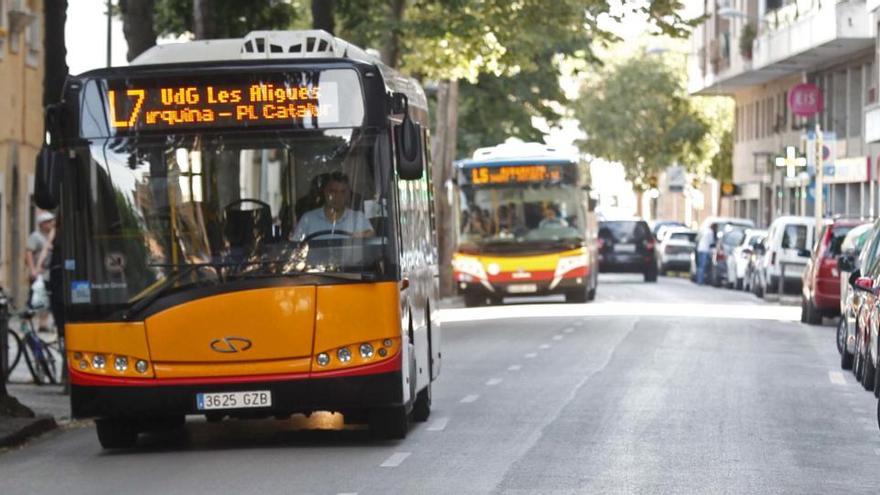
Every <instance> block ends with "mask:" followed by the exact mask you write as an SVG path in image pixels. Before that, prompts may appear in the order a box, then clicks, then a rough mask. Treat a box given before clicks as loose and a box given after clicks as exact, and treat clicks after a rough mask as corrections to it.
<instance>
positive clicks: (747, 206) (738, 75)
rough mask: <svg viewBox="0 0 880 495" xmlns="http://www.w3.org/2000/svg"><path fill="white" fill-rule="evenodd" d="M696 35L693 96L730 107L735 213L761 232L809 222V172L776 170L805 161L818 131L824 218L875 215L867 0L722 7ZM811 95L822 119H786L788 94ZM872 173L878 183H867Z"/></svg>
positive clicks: (751, 0) (873, 90) (726, 3)
mask: <svg viewBox="0 0 880 495" xmlns="http://www.w3.org/2000/svg"><path fill="white" fill-rule="evenodd" d="M705 5H706V11H705V14H706V15H707V18H706V21H705V23H704V24H703V25H701V26H700V27H699V28H698V29H696V30H695V31H694V33H693V36H692V39H691V42H692V48H693V53H694V56H693V57H692V59H691V61H690V64H689V90H690V92H691V93H692V94H701V95H725V96H729V97H732V98H733V99H734V100H735V102H736V110H735V124H734V150H733V182H734V184H735V185H736V188H735V190H736V192H735V194H734V196H733V197H732V210H733V213H735V214H736V215H737V216H742V217H746V218H751V219H752V220H754V221H755V222H756V223H757V224H758V225H761V226H766V225H768V224H769V223H770V222H771V221H772V219H773V218H775V217H776V216H779V215H784V214H802V215H813V213H814V204H815V196H816V191H815V182H814V178H813V174H812V173H811V172H812V171H813V170H815V169H814V168H813V167H811V168H810V169H809V171H807V170H804V169H799V170H795V173H793V174H792V175H791V176H789V173H788V171H787V168H786V167H779V166H777V164H776V161H777V160H776V159H777V158H778V157H785V156H786V152H787V148H788V147H794V149H795V151H796V153H797V155H799V156H804V154H805V153H806V150H807V147H808V146H810V145H811V143H812V139H813V135H814V134H813V133H814V131H815V129H816V126H817V124H818V126H819V128H820V130H821V132H822V133H823V136H824V139H825V144H826V148H827V149H828V153H829V154H830V155H831V156H830V157H829V158H827V162H826V167H825V168H824V170H825V171H826V177H825V187H824V188H823V195H824V205H825V214H826V215H829V216H830V215H846V216H851V217H862V218H869V217H872V216H874V215H876V213H877V211H878V208H877V201H878V194H877V190H876V189H877V188H876V165H877V163H876V158H874V159H872V157H876V156H877V151H878V150H880V148H877V145H876V144H873V143H872V142H871V141H870V140H869V139H867V137H866V133H865V122H866V120H865V118H866V111H868V110H870V109H871V108H872V105H875V104H876V102H877V80H878V75H877V74H878V69H877V63H876V59H877V55H876V48H875V47H876V41H875V39H876V33H877V26H876V22H875V20H874V16H873V15H872V14H871V6H870V5H869V4H868V3H866V2H865V1H864V0H861V1H860V0H850V1H841V0H825V1H819V0H721V1H719V2H717V3H714V2H707V3H706V4H705ZM801 83H811V84H814V85H815V86H817V87H818V88H819V90H820V92H821V94H822V97H823V100H824V109H823V110H822V111H821V112H819V113H818V114H816V115H814V116H811V117H801V116H795V115H792V113H791V111H790V110H789V103H788V100H789V92H790V91H791V89H792V88H793V87H794V86H795V85H798V84H801ZM872 172H874V173H872Z"/></svg>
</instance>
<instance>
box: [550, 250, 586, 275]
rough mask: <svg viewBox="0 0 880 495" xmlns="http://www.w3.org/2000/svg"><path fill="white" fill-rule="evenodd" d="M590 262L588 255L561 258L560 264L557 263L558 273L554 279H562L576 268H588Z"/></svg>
mask: <svg viewBox="0 0 880 495" xmlns="http://www.w3.org/2000/svg"><path fill="white" fill-rule="evenodd" d="M588 261H589V260H588V259H587V255H586V254H579V255H577V256H566V257H564V258H559V262H558V263H556V273H555V274H554V276H553V278H557V277H561V276H563V275H565V274H566V273H568V272H570V271H572V270H574V269H576V268H582V267H586V266H587V265H588Z"/></svg>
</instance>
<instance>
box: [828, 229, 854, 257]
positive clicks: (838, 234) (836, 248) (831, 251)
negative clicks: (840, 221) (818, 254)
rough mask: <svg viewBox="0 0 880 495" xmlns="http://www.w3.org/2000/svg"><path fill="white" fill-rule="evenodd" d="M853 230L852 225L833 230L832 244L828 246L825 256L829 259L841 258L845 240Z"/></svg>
mask: <svg viewBox="0 0 880 495" xmlns="http://www.w3.org/2000/svg"><path fill="white" fill-rule="evenodd" d="M852 229H853V227H852V226H850V225H847V226H837V227H834V228H833V229H831V242H830V243H829V244H828V251H826V252H825V255H826V256H828V257H834V256H839V255H840V253H841V252H842V250H841V246H842V245H843V240H844V239H846V235H847V234H849V232H850V231H851V230H852Z"/></svg>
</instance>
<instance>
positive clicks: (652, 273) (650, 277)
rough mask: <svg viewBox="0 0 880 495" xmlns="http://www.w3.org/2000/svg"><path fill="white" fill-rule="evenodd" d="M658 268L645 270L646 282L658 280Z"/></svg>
mask: <svg viewBox="0 0 880 495" xmlns="http://www.w3.org/2000/svg"><path fill="white" fill-rule="evenodd" d="M656 281H657V270H648V271H647V272H645V282H656Z"/></svg>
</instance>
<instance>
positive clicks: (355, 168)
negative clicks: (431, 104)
mask: <svg viewBox="0 0 880 495" xmlns="http://www.w3.org/2000/svg"><path fill="white" fill-rule="evenodd" d="M378 136H381V134H380V135H378ZM376 139H377V135H376V134H370V133H364V132H362V131H358V130H353V129H349V130H334V131H319V132H316V133H314V134H308V135H304V136H282V135H265V136H262V137H261V138H256V137H250V138H248V139H241V138H240V137H238V138H237V137H235V136H224V135H216V136H190V137H182V136H181V137H177V136H170V137H168V138H167V139H163V140H161V141H158V142H157V141H144V142H139V141H136V140H134V139H116V140H103V141H95V142H93V143H92V144H91V145H90V146H89V148H88V150H87V153H82V154H81V156H83V157H84V158H85V159H81V160H79V161H78V162H77V164H76V169H75V172H74V174H73V175H74V180H76V181H78V182H79V184H78V187H77V190H78V191H81V197H79V198H76V202H77V204H78V205H79V206H80V207H81V208H82V210H83V214H82V215H78V217H77V218H78V221H79V222H80V225H78V226H77V235H82V236H85V237H86V238H87V239H88V241H87V242H84V243H82V242H78V243H75V246H76V248H75V266H76V269H75V276H74V280H75V281H74V282H73V284H74V287H80V288H81V290H80V291H79V292H77V291H76V290H74V291H73V294H74V295H73V301H72V302H73V303H75V304H76V303H81V304H93V305H114V304H123V303H131V302H133V301H135V300H137V299H139V298H142V297H145V296H146V295H148V294H150V293H151V292H152V291H153V290H155V288H156V287H157V286H159V285H160V284H162V281H163V280H165V279H168V278H169V277H171V276H172V275H173V274H178V275H175V276H176V277H178V278H179V280H175V285H176V286H177V287H186V286H192V285H203V284H206V283H209V284H219V283H223V282H226V281H229V280H237V279H241V278H252V277H263V276H285V275H288V274H295V273H303V272H307V273H331V272H332V273H346V274H353V275H357V276H366V277H372V278H384V277H390V276H392V275H393V274H394V269H395V268H394V267H395V264H394V263H393V262H392V260H393V258H394V257H393V256H391V254H390V253H391V252H392V251H390V249H391V241H390V239H393V236H391V235H389V228H390V222H387V221H386V219H387V215H388V204H389V201H388V191H387V190H386V188H384V187H382V184H384V183H386V181H385V180H384V179H383V178H382V176H383V174H384V173H385V172H386V171H384V170H383V169H382V167H381V166H379V165H378V164H377V163H376V162H375V161H374V160H373V153H372V150H373V145H374V143H375V142H376ZM84 151H85V150H84ZM387 183H390V181H388V182H387ZM193 266H197V267H199V268H198V269H194V270H189V271H188V272H187V273H186V274H185V275H186V276H180V275H179V273H180V271H181V270H183V269H184V267H193Z"/></svg>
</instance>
